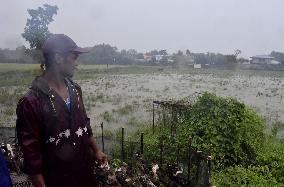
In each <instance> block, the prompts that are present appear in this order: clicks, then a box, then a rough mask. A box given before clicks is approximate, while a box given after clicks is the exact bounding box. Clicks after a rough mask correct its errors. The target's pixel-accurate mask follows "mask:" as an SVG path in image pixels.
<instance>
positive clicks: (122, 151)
mask: <svg viewBox="0 0 284 187" xmlns="http://www.w3.org/2000/svg"><path fill="white" fill-rule="evenodd" d="M124 154H125V153H124V127H122V129H121V159H122V161H123V162H124V161H125V155H124Z"/></svg>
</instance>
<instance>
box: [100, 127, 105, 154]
mask: <svg viewBox="0 0 284 187" xmlns="http://www.w3.org/2000/svg"><path fill="white" fill-rule="evenodd" d="M101 129H102V147H103V152H105V141H104V122H102V123H101Z"/></svg>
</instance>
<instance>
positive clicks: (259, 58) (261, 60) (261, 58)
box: [250, 55, 280, 65]
mask: <svg viewBox="0 0 284 187" xmlns="http://www.w3.org/2000/svg"><path fill="white" fill-rule="evenodd" d="M250 58H251V64H273V65H277V64H280V62H278V61H276V60H274V57H272V56H269V55H256V56H252V57H250Z"/></svg>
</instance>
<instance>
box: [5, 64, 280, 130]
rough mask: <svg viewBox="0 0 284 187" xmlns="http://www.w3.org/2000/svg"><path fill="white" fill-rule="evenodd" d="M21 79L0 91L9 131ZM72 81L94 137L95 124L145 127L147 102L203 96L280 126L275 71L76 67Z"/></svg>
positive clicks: (149, 110)
mask: <svg viewBox="0 0 284 187" xmlns="http://www.w3.org/2000/svg"><path fill="white" fill-rule="evenodd" d="M127 68H128V69H127ZM23 76H30V77H29V78H27V79H26V80H25V84H24V85H23V84H19V83H18V81H14V82H12V83H14V84H11V85H10V86H7V84H3V85H4V86H2V87H0V96H1V97H0V101H1V103H0V106H1V107H0V111H1V112H0V126H4V127H13V126H15V119H16V118H15V109H16V104H17V101H18V99H19V97H21V95H22V94H23V93H24V92H25V91H26V89H27V88H28V84H29V82H30V81H31V80H32V76H34V75H33V74H31V73H30V74H27V75H26V74H24V75H23ZM24 78H26V77H24ZM8 80H9V78H7V81H8ZM2 81H3V80H2ZM75 81H76V82H78V83H79V84H80V85H81V87H82V90H83V95H84V103H85V107H86V110H87V113H88V115H89V117H90V118H91V125H92V126H93V129H94V130H95V132H96V133H99V132H100V131H99V128H100V124H101V122H103V123H104V126H105V129H106V130H109V131H115V130H116V129H119V128H120V127H125V128H126V129H127V131H131V130H133V129H136V128H137V127H138V126H141V125H143V124H145V123H151V120H152V102H153V100H168V99H174V100H178V99H182V98H185V97H187V96H190V95H191V94H193V93H196V92H198V93H202V92H205V91H208V92H213V93H216V94H217V95H219V96H225V97H233V98H236V99H238V100H239V101H242V102H244V103H245V104H247V105H248V106H250V107H251V108H252V109H253V110H255V111H256V112H257V113H258V114H259V115H261V116H263V117H264V118H265V119H266V121H267V124H272V123H274V122H276V121H282V122H284V75H283V73H282V72H279V71H278V72H273V71H249V70H248V71H233V70H194V69H189V70H177V69H175V70H173V69H167V68H161V67H147V68H145V67H142V68H141V67H139V68H138V69H137V67H135V68H132V69H131V68H130V69H129V66H125V67H117V66H114V67H109V68H108V69H107V68H106V66H98V67H97V66H92V67H91V66H82V67H81V68H80V69H79V71H78V72H77V76H76V77H75ZM9 84H10V83H9Z"/></svg>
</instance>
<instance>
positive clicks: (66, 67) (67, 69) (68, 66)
mask: <svg viewBox="0 0 284 187" xmlns="http://www.w3.org/2000/svg"><path fill="white" fill-rule="evenodd" d="M77 58H78V55H77V54H74V53H68V54H66V55H62V58H61V60H60V61H59V62H60V63H58V65H59V68H60V72H61V73H62V74H63V76H64V77H73V75H74V71H75V69H76V67H77V65H78V64H76V59H77Z"/></svg>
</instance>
